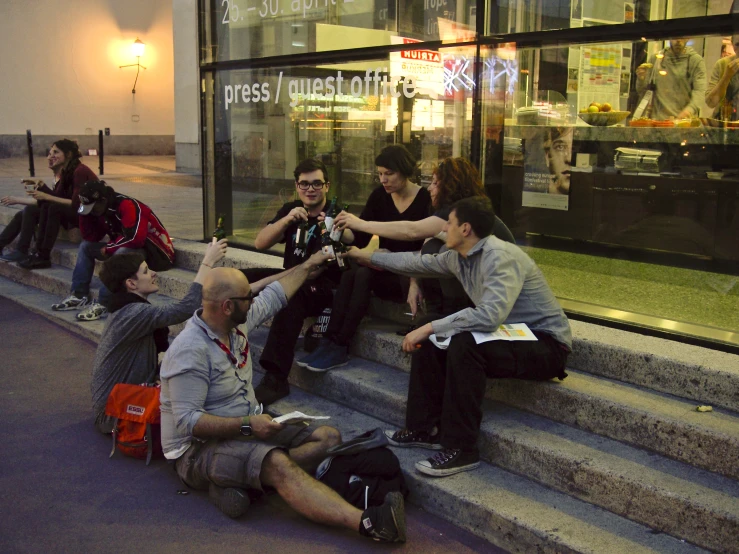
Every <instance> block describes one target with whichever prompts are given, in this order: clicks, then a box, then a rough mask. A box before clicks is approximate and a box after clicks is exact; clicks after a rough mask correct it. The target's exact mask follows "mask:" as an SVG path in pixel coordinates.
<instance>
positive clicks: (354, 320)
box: [298, 144, 431, 371]
mask: <svg viewBox="0 0 739 554" xmlns="http://www.w3.org/2000/svg"><path fill="white" fill-rule="evenodd" d="M375 165H376V166H377V173H378V175H379V178H380V183H381V186H379V187H377V188H376V189H375V190H374V191H372V194H370V197H369V199H368V200H367V204H366V205H365V207H364V210H362V215H361V218H362V219H363V220H371V221H383V222H399V221H418V220H421V219H424V218H425V217H427V216H428V214H429V212H430V209H431V196H430V195H429V192H428V191H427V190H426V189H425V188H423V187H421V186H419V185H417V184H415V183H413V182H411V178H413V177H414V175H415V174H416V172H417V163H416V159H415V158H414V157H413V155H412V154H411V153H410V152H409V151H408V150H407V149H406V148H405V147H404V146H402V145H398V144H396V145H392V146H388V147H386V148H384V149H383V150H382V151H381V152H380V155H379V156H377V158H375ZM371 238H372V235H371V234H369V233H362V232H355V233H354V245H355V246H357V247H358V248H364V247H365V246H367V244H369V241H370V239H371ZM422 245H423V239H420V240H411V241H409V240H397V239H393V238H387V237H381V238H380V249H385V250H387V251H389V252H413V251H417V250H420V248H421V246H422ZM407 290H408V278H407V277H401V276H400V275H396V274H394V273H390V272H388V271H382V270H378V269H372V268H370V267H364V266H355V267H353V268H351V269H350V270H349V271H346V272H345V273H344V274H343V275H342V277H341V283H340V284H339V288H338V290H337V291H336V295H335V296H334V301H333V305H332V308H331V319H330V320H329V324H328V328H327V330H326V336H325V338H324V339H322V340H321V343H320V344H319V346H318V348H317V349H316V350H315V351H314V352H313V353H311V354H310V355H308V356H307V357H306V358H304V359H303V360H301V361H300V362H298V365H301V366H303V367H307V368H308V369H311V370H313V371H327V370H329V369H331V368H334V367H338V366H341V365H344V364H346V362H347V360H348V355H347V351H348V347H349V343H351V340H352V338H354V333H355V332H356V330H357V327H358V326H359V322H360V321H362V318H363V317H364V314H365V313H366V312H367V308H368V307H369V303H370V293H371V291H374V292H375V294H377V295H378V296H380V297H382V298H386V299H392V300H395V301H399V302H400V301H402V300H403V298H405V297H406V294H407Z"/></svg>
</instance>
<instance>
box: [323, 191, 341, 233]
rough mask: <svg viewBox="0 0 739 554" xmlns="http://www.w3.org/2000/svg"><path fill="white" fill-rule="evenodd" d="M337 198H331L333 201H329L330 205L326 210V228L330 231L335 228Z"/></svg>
mask: <svg viewBox="0 0 739 554" xmlns="http://www.w3.org/2000/svg"><path fill="white" fill-rule="evenodd" d="M337 200H338V198H337V197H336V196H334V197H333V198H332V199H331V202H330V203H329V205H328V207H327V208H326V211H325V212H324V213H325V214H326V218H325V222H326V230H327V231H328V232H329V233H330V232H331V230H332V229H333V228H334V218H335V217H336V201H337Z"/></svg>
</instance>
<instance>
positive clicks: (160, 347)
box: [108, 292, 169, 354]
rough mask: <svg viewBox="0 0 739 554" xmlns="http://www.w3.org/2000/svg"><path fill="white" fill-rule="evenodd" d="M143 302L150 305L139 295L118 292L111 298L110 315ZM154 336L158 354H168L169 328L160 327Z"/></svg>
mask: <svg viewBox="0 0 739 554" xmlns="http://www.w3.org/2000/svg"><path fill="white" fill-rule="evenodd" d="M142 302H143V303H145V304H150V302H149V301H148V300H146V299H145V298H142V297H141V296H139V295H138V294H134V293H132V292H118V293H115V294H113V295H112V296H111V297H110V301H109V302H108V309H109V310H110V313H115V312H117V311H118V310H120V309H121V308H123V307H125V306H128V305H129V304H136V303H142ZM153 336H154V344H155V345H156V349H157V354H159V353H161V352H166V351H167V348H169V327H160V328H158V329H154V333H153Z"/></svg>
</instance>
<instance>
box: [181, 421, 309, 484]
mask: <svg viewBox="0 0 739 554" xmlns="http://www.w3.org/2000/svg"><path fill="white" fill-rule="evenodd" d="M315 430H316V428H315V427H313V426H312V425H287V426H285V429H283V430H282V431H280V432H279V433H277V434H276V435H275V436H274V437H272V438H271V439H269V440H268V441H261V440H258V439H254V438H248V437H237V438H234V439H227V440H223V439H211V440H208V441H205V442H202V441H195V442H193V443H192V444H191V445H190V448H188V449H187V450H186V451H185V453H184V454H183V455H182V456H180V457H179V458H177V461H176V462H175V468H176V469H177V474H178V475H179V476H180V479H182V481H183V482H184V483H185V484H186V485H187V486H189V487H191V488H193V489H196V490H207V489H208V486H209V484H210V483H213V484H215V485H218V486H219V487H235V488H241V489H256V490H262V483H261V480H260V478H259V476H260V473H261V471H262V462H264V458H265V457H266V456H267V454H269V453H270V451H272V450H274V449H275V448H279V449H282V450H287V449H290V448H295V447H297V446H300V445H301V444H303V443H304V442H305V441H306V439H307V438H308V437H310V436H311V435H312V434H313V432H314V431H315Z"/></svg>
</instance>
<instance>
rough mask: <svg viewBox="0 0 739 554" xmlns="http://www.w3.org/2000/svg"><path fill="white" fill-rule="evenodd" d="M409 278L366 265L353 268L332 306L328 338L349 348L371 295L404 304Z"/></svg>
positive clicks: (345, 275) (344, 274)
mask: <svg viewBox="0 0 739 554" xmlns="http://www.w3.org/2000/svg"><path fill="white" fill-rule="evenodd" d="M408 282H409V279H408V278H407V277H402V276H400V275H396V274H394V273H390V272H389V271H377V270H375V269H370V268H369V267H365V266H357V265H355V266H353V267H352V268H351V269H349V270H348V271H345V272H344V273H343V274H342V276H341V282H340V283H339V288H338V289H337V290H336V294H335V295H334V303H333V305H332V306H331V319H330V320H329V322H328V328H327V329H326V336H327V337H329V338H330V339H331V340H333V341H334V342H335V343H336V344H339V345H341V346H349V343H351V341H352V338H354V333H356V332H357V327H359V323H360V322H361V321H362V318H363V317H364V314H366V313H367V309H368V308H369V304H370V298H371V292H372V291H374V292H375V294H377V296H379V297H381V298H384V299H386V300H394V301H397V302H402V301H403V300H405V297H406V296H407V294H408Z"/></svg>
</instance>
